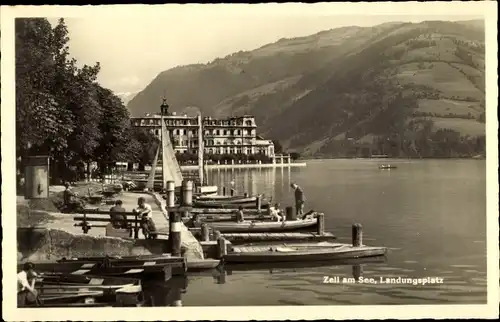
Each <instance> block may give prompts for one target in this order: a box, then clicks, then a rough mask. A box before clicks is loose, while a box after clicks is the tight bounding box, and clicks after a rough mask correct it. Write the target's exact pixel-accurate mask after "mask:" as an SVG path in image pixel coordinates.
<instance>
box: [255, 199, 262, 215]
mask: <svg viewBox="0 0 500 322" xmlns="http://www.w3.org/2000/svg"><path fill="white" fill-rule="evenodd" d="M255 207H256V208H257V211H258V212H260V210H261V208H262V196H261V195H258V196H257V198H256V199H255Z"/></svg>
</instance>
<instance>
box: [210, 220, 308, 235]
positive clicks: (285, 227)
mask: <svg viewBox="0 0 500 322" xmlns="http://www.w3.org/2000/svg"><path fill="white" fill-rule="evenodd" d="M317 224H318V219H317V218H308V219H301V220H290V221H243V222H210V223H207V225H208V226H209V227H211V228H212V229H213V230H218V231H220V232H221V233H243V232H245V233H252V232H277V231H292V230H299V229H304V228H312V227H315V226H316V225H317Z"/></svg>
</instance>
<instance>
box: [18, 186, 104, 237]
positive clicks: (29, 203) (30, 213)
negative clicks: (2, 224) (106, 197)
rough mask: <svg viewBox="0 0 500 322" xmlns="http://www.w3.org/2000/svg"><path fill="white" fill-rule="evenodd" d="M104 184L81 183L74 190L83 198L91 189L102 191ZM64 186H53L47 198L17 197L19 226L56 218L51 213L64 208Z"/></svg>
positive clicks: (39, 223)
mask: <svg viewBox="0 0 500 322" xmlns="http://www.w3.org/2000/svg"><path fill="white" fill-rule="evenodd" d="M101 188H102V185H101V184H99V183H94V182H91V183H80V184H76V185H75V186H74V187H73V191H74V192H75V193H77V194H78V196H80V197H81V198H82V199H83V200H86V199H87V197H88V196H89V191H90V193H91V194H94V193H96V192H98V191H100V190H101ZM63 191H64V187H62V186H51V192H50V193H49V197H48V198H47V199H32V200H26V199H24V197H22V196H18V197H17V216H16V219H17V227H35V226H39V225H43V224H44V223H47V222H48V221H50V220H53V219H55V217H54V216H52V215H50V214H49V213H51V212H52V213H60V212H61V211H62V209H63V205H64V201H63Z"/></svg>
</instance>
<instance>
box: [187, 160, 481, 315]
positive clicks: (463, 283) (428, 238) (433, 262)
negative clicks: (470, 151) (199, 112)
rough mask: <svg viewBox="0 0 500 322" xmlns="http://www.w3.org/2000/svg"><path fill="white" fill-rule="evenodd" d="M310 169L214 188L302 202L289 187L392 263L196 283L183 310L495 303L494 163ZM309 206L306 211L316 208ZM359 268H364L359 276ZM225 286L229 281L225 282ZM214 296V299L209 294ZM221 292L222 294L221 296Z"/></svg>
mask: <svg viewBox="0 0 500 322" xmlns="http://www.w3.org/2000/svg"><path fill="white" fill-rule="evenodd" d="M307 163H308V164H307V167H305V168H291V169H290V168H274V169H273V168H264V169H246V170H236V169H234V170H211V171H210V172H209V180H210V181H209V182H210V183H211V184H217V185H219V187H223V186H225V187H228V188H229V187H231V182H234V188H235V189H236V190H237V192H238V193H244V192H248V193H251V194H255V193H257V192H258V193H264V194H265V195H266V196H267V197H268V198H271V197H272V198H273V200H276V201H278V202H280V203H281V206H282V207H285V206H288V205H292V204H293V194H292V191H291V189H290V182H297V183H298V184H299V185H300V186H301V187H302V188H303V189H304V192H305V196H306V208H308V209H311V208H314V209H315V210H317V211H321V212H324V213H325V227H326V230H327V231H331V232H333V233H334V234H335V235H336V236H338V237H339V242H350V234H351V232H350V231H351V226H352V224H353V223H355V222H359V223H361V224H363V230H364V241H365V244H368V245H374V246H386V247H388V248H389V253H388V255H387V261H386V262H384V263H373V264H366V265H363V266H362V267H360V268H359V269H360V270H361V271H360V272H357V271H355V272H353V268H352V265H331V266H322V267H308V268H290V269H273V270H272V274H271V273H270V270H269V269H267V270H264V269H255V270H233V271H231V273H232V274H231V275H230V274H227V273H226V274H225V275H224V276H223V277H222V276H221V277H217V278H215V277H213V275H208V276H204V275H199V276H190V277H189V291H188V292H187V293H185V294H183V304H184V305H280V304H281V305H282V304H287V305H292V304H293V305H295V304H296V305H305V304H306V305H325V304H326V305H335V304H337V305H341V304H367V305H370V304H435V303H485V302H486V206H485V201H486V164H485V162H484V161H478V160H383V163H391V164H396V165H397V166H398V168H397V169H395V170H379V169H378V164H379V163H380V162H379V161H377V160H312V161H308V162H307ZM308 209H306V210H308ZM356 269H358V268H355V270H356ZM353 273H355V274H358V273H359V274H362V275H363V276H365V277H373V278H374V279H379V278H380V277H383V278H386V277H395V278H397V277H402V278H425V277H440V278H443V280H444V282H443V284H427V285H417V286H416V285H409V284H394V285H389V284H358V283H356V284H323V283H321V281H322V278H323V277H324V276H339V277H352V275H353ZM222 281H223V282H224V283H222ZM207 294H211V296H207ZM212 295H213V296H212Z"/></svg>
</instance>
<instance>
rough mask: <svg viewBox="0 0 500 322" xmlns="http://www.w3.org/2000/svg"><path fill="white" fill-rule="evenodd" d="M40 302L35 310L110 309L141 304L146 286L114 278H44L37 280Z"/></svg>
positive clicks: (134, 280)
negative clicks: (48, 308)
mask: <svg viewBox="0 0 500 322" xmlns="http://www.w3.org/2000/svg"><path fill="white" fill-rule="evenodd" d="M35 289H36V290H37V291H38V301H37V303H36V304H33V305H31V306H42V307H61V306H62V307H64V306H110V305H117V304H119V303H117V298H119V299H120V302H122V303H123V302H126V303H127V304H129V305H130V304H135V305H137V304H139V303H140V302H141V301H142V285H141V281H140V280H139V279H133V278H123V277H113V276H107V277H103V276H90V275H86V276H82V275H71V274H60V273H56V274H51V273H48V274H47V273H45V274H41V275H40V276H38V277H37V278H36V283H35Z"/></svg>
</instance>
